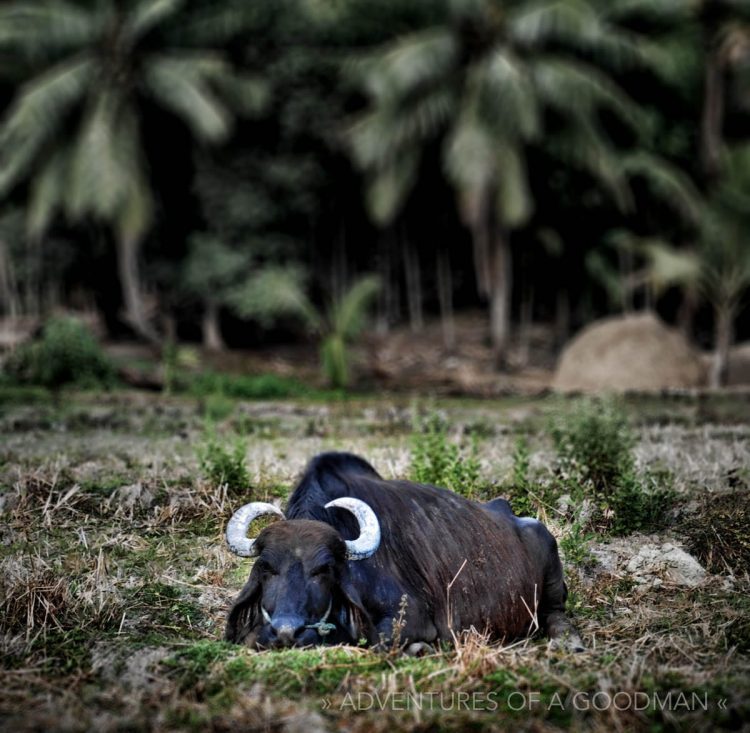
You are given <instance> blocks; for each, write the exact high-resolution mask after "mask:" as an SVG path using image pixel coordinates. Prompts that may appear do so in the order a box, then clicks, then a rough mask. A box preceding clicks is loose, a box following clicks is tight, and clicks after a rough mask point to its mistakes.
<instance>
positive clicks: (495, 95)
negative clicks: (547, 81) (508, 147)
mask: <svg viewBox="0 0 750 733" xmlns="http://www.w3.org/2000/svg"><path fill="white" fill-rule="evenodd" d="M478 73H479V79H478V85H479V89H478V95H479V98H478V105H479V114H480V115H481V116H482V118H483V119H485V120H486V121H487V122H488V124H493V125H494V124H497V125H499V126H500V127H501V128H502V129H503V130H505V132H506V133H507V134H509V135H512V136H514V137H519V138H522V139H524V140H531V139H533V138H535V137H536V136H537V135H538V134H539V130H540V124H541V123H540V114H539V105H538V103H537V94H536V90H535V89H534V87H533V79H532V77H531V75H530V74H529V73H528V71H527V68H526V67H525V65H524V64H522V63H521V62H520V60H519V59H518V58H517V57H515V55H514V54H513V53H511V52H510V51H509V50H508V49H506V48H498V49H496V50H495V51H494V52H493V53H492V54H491V55H490V56H489V58H488V60H487V61H485V62H484V63H481V64H479V65H478Z"/></svg>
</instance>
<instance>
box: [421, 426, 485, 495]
mask: <svg viewBox="0 0 750 733" xmlns="http://www.w3.org/2000/svg"><path fill="white" fill-rule="evenodd" d="M410 476H411V479H412V480H413V481H417V482H418V483H421V484H434V485H435V486H444V487H447V488H449V489H452V490H453V491H455V492H457V493H459V494H463V495H465V496H469V497H473V496H475V495H476V493H477V492H478V490H479V488H480V481H479V457H478V448H477V443H476V439H472V440H471V443H470V445H468V446H467V445H466V444H461V445H456V444H455V443H450V442H449V441H448V430H447V425H446V423H445V421H443V420H442V419H441V418H440V416H439V415H438V414H436V413H431V414H429V415H428V416H427V417H425V418H424V419H423V420H421V421H419V422H418V423H417V424H416V426H415V429H414V432H413V433H412V436H411V472H410Z"/></svg>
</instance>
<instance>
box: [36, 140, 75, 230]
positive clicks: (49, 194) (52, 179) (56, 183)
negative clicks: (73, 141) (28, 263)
mask: <svg viewBox="0 0 750 733" xmlns="http://www.w3.org/2000/svg"><path fill="white" fill-rule="evenodd" d="M69 166H70V149H69V148H68V147H67V146H66V147H61V148H60V149H59V150H57V151H56V152H55V153H54V154H53V155H52V156H51V157H50V159H49V160H48V161H47V162H46V164H45V165H44V166H43V167H42V169H41V170H40V171H39V172H38V173H37V174H36V175H35V176H34V178H33V179H32V182H31V190H30V194H29V204H28V207H27V210H26V231H27V233H28V235H29V237H30V238H32V239H36V238H38V237H41V236H42V235H43V234H44V233H45V232H46V231H47V229H48V228H49V225H50V224H51V223H52V219H53V217H54V215H55V213H56V211H57V210H58V209H60V208H61V206H62V202H63V201H64V200H65V191H66V187H67V178H68V170H69Z"/></svg>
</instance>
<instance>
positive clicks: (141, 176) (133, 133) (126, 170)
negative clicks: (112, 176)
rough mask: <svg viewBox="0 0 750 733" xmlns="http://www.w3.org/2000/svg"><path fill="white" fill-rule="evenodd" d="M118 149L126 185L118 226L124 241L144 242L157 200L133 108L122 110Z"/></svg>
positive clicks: (116, 144)
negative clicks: (135, 240)
mask: <svg viewBox="0 0 750 733" xmlns="http://www.w3.org/2000/svg"><path fill="white" fill-rule="evenodd" d="M114 148H115V150H116V152H117V167H118V169H119V172H120V174H121V175H122V178H123V180H124V182H125V183H124V194H123V199H122V202H121V204H120V206H119V207H118V211H117V213H116V218H115V227H116V230H117V232H118V234H119V236H120V237H121V238H123V239H140V238H141V237H142V236H143V235H144V234H145V233H146V231H147V230H148V228H149V226H151V222H152V220H153V215H154V201H153V196H152V193H151V187H150V185H149V181H148V174H147V168H146V162H145V161H144V160H143V143H142V140H141V135H140V127H139V124H138V117H137V115H136V113H135V111H134V110H133V109H132V108H131V107H129V106H124V107H123V108H122V109H121V110H120V113H119V120H118V124H117V142H116V143H115V145H114Z"/></svg>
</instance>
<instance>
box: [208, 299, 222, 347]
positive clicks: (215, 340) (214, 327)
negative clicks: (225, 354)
mask: <svg viewBox="0 0 750 733" xmlns="http://www.w3.org/2000/svg"><path fill="white" fill-rule="evenodd" d="M203 346H204V348H205V349H206V350H207V351H217V352H218V351H224V350H225V348H226V346H225V344H224V339H223V338H222V337H221V326H220V323H219V305H218V303H217V302H216V301H215V300H213V299H212V298H208V299H207V300H206V301H205V303H204V310H203Z"/></svg>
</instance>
